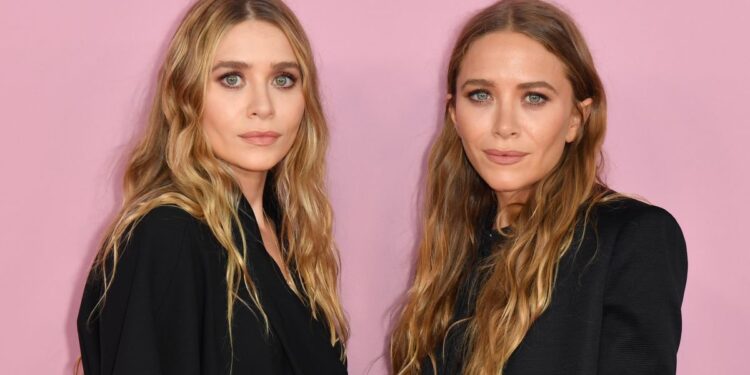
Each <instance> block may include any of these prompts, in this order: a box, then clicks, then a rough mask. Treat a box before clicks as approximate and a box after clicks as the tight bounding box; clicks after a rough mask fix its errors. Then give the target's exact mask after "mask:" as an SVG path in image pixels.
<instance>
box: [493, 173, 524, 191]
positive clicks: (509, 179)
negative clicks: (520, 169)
mask: <svg viewBox="0 0 750 375" xmlns="http://www.w3.org/2000/svg"><path fill="white" fill-rule="evenodd" d="M483 179H484V182H486V183H487V185H489V187H490V189H492V190H493V191H495V192H497V193H512V192H515V191H520V190H526V189H528V188H529V186H531V185H532V183H531V182H530V181H529V180H528V179H527V178H523V177H522V176H513V175H504V176H491V178H483Z"/></svg>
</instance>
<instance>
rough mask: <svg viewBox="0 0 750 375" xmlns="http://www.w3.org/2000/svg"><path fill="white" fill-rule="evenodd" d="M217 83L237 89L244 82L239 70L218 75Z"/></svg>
mask: <svg viewBox="0 0 750 375" xmlns="http://www.w3.org/2000/svg"><path fill="white" fill-rule="evenodd" d="M218 81H219V83H220V84H221V85H222V86H224V87H226V88H229V89H237V88H240V87H242V86H244V84H245V78H244V77H243V76H242V74H241V73H240V72H227V73H224V74H222V75H220V76H219V79H218Z"/></svg>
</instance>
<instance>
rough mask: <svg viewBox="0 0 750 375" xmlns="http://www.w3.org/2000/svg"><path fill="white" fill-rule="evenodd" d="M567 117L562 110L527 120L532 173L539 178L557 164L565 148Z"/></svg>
mask: <svg viewBox="0 0 750 375" xmlns="http://www.w3.org/2000/svg"><path fill="white" fill-rule="evenodd" d="M568 125H569V124H568V118H567V117H566V116H563V115H562V111H550V112H548V113H544V114H540V115H539V117H538V118H536V119H535V121H529V126H528V127H527V134H528V136H529V139H530V140H531V142H532V143H533V147H534V154H535V156H536V157H535V163H534V168H533V169H534V174H535V175H537V176H538V178H539V179H541V178H542V177H543V176H544V175H546V174H547V173H549V172H550V171H551V170H552V168H554V166H555V165H556V164H557V162H558V161H559V160H560V157H561V156H562V152H563V149H564V148H565V135H566V134H567V128H568Z"/></svg>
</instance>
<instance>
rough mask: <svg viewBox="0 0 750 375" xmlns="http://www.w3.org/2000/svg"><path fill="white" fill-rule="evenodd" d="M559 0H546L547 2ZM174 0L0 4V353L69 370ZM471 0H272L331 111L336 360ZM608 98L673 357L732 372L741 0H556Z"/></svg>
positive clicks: (388, 280)
mask: <svg viewBox="0 0 750 375" xmlns="http://www.w3.org/2000/svg"><path fill="white" fill-rule="evenodd" d="M561 1H562V0H561ZM188 2H189V1H187V0H161V1H158V2H155V1H150V0H149V1H146V0H129V1H118V2H111V1H107V2H104V1H94V0H72V1H67V2H61V1H42V2H39V1H34V2H20V1H15V2H10V1H2V2H0V52H1V54H0V56H2V57H1V58H0V67H1V69H0V85H1V86H0V87H1V89H0V109H2V111H0V118H1V121H2V135H1V136H0V171H2V173H3V175H2V184H0V228H2V229H0V251H1V253H0V293H1V294H0V296H2V308H0V327H2V329H1V330H0V332H2V333H1V334H0V364H1V365H0V368H2V370H0V371H2V372H3V373H6V374H63V373H64V374H69V373H70V369H71V367H72V363H73V360H74V358H76V357H77V356H78V354H79V351H78V346H77V345H78V341H77V338H76V335H75V315H76V313H77V308H78V301H79V299H80V294H81V289H82V286H83V281H84V276H85V271H86V268H87V267H88V264H89V261H90V259H91V257H92V255H93V253H94V250H95V249H94V247H95V244H96V242H97V239H98V235H99V234H100V232H101V230H102V227H103V225H104V224H105V222H106V220H107V219H108V217H109V216H110V215H111V214H112V212H113V209H114V207H115V205H116V204H117V201H118V198H119V184H120V182H119V181H120V175H121V173H120V171H121V168H122V167H121V165H122V160H121V155H122V154H123V152H124V151H125V150H127V148H128V145H129V144H130V142H131V139H132V138H133V134H134V133H135V132H136V131H137V129H138V128H139V126H138V124H139V123H140V122H141V120H142V119H143V113H144V107H145V105H146V103H147V101H148V98H149V95H150V93H151V87H152V84H153V81H154V75H155V71H156V65H157V64H158V62H159V61H160V59H161V56H162V53H163V51H164V48H165V45H166V43H167V40H168V34H170V33H171V32H172V30H174V27H175V25H176V22H177V21H178V20H179V18H180V16H181V14H182V13H183V12H184V11H185V10H186V8H187V6H188ZM489 2H490V1H488V0H463V1H455V0H439V1H437V0H410V1H384V0H351V1H341V0H315V1H309V0H308V1H305V0H289V3H290V6H291V7H292V8H293V9H294V10H295V11H296V12H297V13H298V15H299V17H300V18H301V19H302V21H303V24H304V25H305V26H306V28H307V30H308V33H309V34H310V36H311V38H312V41H313V47H314V49H315V52H316V56H317V59H318V66H319V69H320V72H321V75H322V82H323V96H324V101H325V104H326V108H327V111H328V114H329V118H330V121H331V128H332V135H333V142H332V148H331V151H330V155H329V163H330V169H329V175H330V191H331V197H332V200H333V204H334V208H335V212H336V219H337V222H336V223H337V225H336V236H337V238H338V242H339V244H340V247H341V250H342V258H343V277H342V278H343V298H344V303H345V307H346V310H347V312H348V315H349V318H350V320H351V326H352V331H353V335H352V339H351V342H350V350H349V358H350V365H349V369H350V372H351V373H352V374H364V373H367V372H368V371H369V373H370V374H385V373H386V371H385V367H384V362H383V360H382V358H380V355H381V353H382V351H383V348H384V339H385V335H386V332H387V327H388V326H389V311H391V309H392V308H393V306H394V303H395V301H396V299H397V298H398V296H399V295H400V294H401V293H402V292H403V291H404V289H405V287H406V284H407V277H408V276H407V274H408V269H409V264H410V262H411V259H412V249H413V247H414V241H415V223H416V217H417V207H416V203H415V199H416V197H417V194H418V187H419V181H420V178H421V176H422V173H423V169H424V159H425V153H426V150H427V146H428V143H429V141H430V139H431V138H432V136H433V135H434V134H435V131H436V129H437V123H438V118H439V117H440V101H441V98H442V97H443V94H442V91H443V89H442V86H441V82H442V79H443V70H444V66H445V64H446V62H445V59H446V56H447V53H448V50H449V48H450V45H451V43H452V37H453V36H454V35H455V32H456V28H457V27H458V25H459V24H460V23H461V22H462V21H463V20H464V19H465V18H466V16H467V15H468V14H469V13H470V12H472V11H474V10H476V9H478V8H479V7H481V6H483V5H486V4H488V3H489ZM563 5H564V6H565V7H566V8H567V9H569V10H570V11H571V12H572V13H573V15H574V16H575V18H576V19H577V20H578V21H579V23H580V25H581V27H582V29H583V31H584V33H585V35H586V36H587V37H588V40H589V42H590V44H591V47H592V50H593V52H594V55H595V58H596V61H597V63H598V66H599V70H600V73H601V75H602V76H603V77H604V81H605V84H606V87H607V90H608V93H609V98H610V108H611V116H610V132H609V134H608V141H607V144H606V149H607V152H608V156H609V160H610V163H609V165H610V168H609V177H610V178H609V181H610V183H611V184H612V185H613V186H614V187H615V188H616V189H618V190H621V191H623V192H629V193H638V194H640V195H642V196H644V197H646V198H648V199H649V200H650V201H652V202H654V203H655V204H658V205H661V206H663V207H665V208H667V209H668V210H670V211H671V212H672V213H673V214H674V215H675V216H676V217H677V219H678V220H679V222H680V223H681V225H682V228H683V230H684V232H685V236H686V238H687V243H688V250H689V255H690V275H689V280H688V288H687V295H686V299H685V303H684V309H683V311H684V334H683V341H682V346H681V348H680V353H679V373H680V374H685V375H693V374H696V375H697V374H701V375H702V374H739V373H744V371H745V370H746V366H743V364H745V362H746V360H747V359H746V356H747V348H748V346H747V344H746V341H747V337H748V336H749V335H750V323H748V320H750V302H748V298H747V296H748V292H747V289H748V287H750V272H748V268H749V267H750V253H749V252H748V249H747V245H746V240H744V238H742V236H741V232H742V231H743V230H747V227H748V225H750V220H748V216H747V215H748V212H750V200H749V199H748V198H747V193H748V191H750V177H748V167H747V164H748V163H749V162H750V157H749V153H748V147H749V146H748V140H750V121H748V120H747V118H748V115H747V108H748V107H749V105H748V102H747V101H748V100H750V75H749V74H748V70H747V69H748V67H749V66H750V52H748V47H747V46H748V44H747V37H748V35H750V28H748V27H747V17H746V15H747V13H748V12H750V4H748V3H747V2H746V1H739V0H738V1H731V0H723V1H716V2H713V3H711V4H710V5H709V4H708V3H706V2H697V1H695V2H686V1H677V0H669V1H667V0H662V1H646V0H637V1H615V0H609V1H602V0H565V1H563Z"/></svg>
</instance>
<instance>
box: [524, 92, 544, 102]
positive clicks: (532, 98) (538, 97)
mask: <svg viewBox="0 0 750 375" xmlns="http://www.w3.org/2000/svg"><path fill="white" fill-rule="evenodd" d="M525 100H526V102H527V103H529V104H533V105H539V104H543V103H544V102H546V101H547V97H546V96H544V95H542V94H534V93H531V94H528V95H526V98H525Z"/></svg>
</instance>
